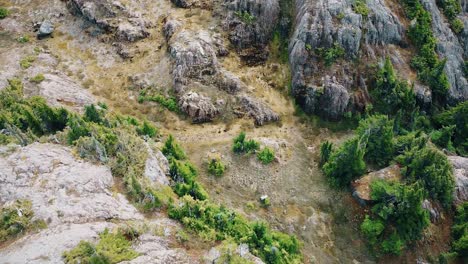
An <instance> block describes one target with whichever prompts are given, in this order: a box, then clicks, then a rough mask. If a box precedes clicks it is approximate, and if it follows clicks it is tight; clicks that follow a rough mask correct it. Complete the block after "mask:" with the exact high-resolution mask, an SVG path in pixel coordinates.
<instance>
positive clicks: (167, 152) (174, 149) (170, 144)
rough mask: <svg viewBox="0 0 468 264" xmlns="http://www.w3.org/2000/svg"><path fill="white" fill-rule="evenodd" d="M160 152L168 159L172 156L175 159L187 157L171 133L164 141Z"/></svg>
mask: <svg viewBox="0 0 468 264" xmlns="http://www.w3.org/2000/svg"><path fill="white" fill-rule="evenodd" d="M162 153H163V154H164V156H166V157H167V158H168V159H170V158H174V159H176V160H184V159H186V158H187V155H186V154H185V152H184V150H183V149H182V148H181V147H180V145H179V144H178V143H176V142H175V139H174V137H173V136H172V135H169V137H168V138H167V140H166V142H165V143H164V147H163V148H162Z"/></svg>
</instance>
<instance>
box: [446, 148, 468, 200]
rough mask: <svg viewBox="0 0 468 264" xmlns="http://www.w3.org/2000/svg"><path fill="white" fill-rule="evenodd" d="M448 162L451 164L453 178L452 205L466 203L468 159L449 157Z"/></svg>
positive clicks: (467, 197) (467, 194)
mask: <svg viewBox="0 0 468 264" xmlns="http://www.w3.org/2000/svg"><path fill="white" fill-rule="evenodd" d="M448 160H449V161H450V163H451V164H452V167H453V176H454V177H455V192H454V194H453V200H454V203H455V204H460V203H463V202H466V201H468V158H464V157H459V156H449V157H448Z"/></svg>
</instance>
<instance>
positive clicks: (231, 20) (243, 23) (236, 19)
mask: <svg viewBox="0 0 468 264" xmlns="http://www.w3.org/2000/svg"><path fill="white" fill-rule="evenodd" d="M226 2H227V3H226V7H227V11H228V14H227V17H226V21H225V26H226V27H227V28H228V29H229V40H230V41H231V43H232V44H233V45H234V47H235V48H236V49H237V51H238V52H239V55H240V56H241V58H243V59H244V60H245V61H246V62H247V63H249V64H257V63H258V62H263V61H265V60H266V59H267V58H268V50H267V49H266V45H267V44H268V42H269V41H270V38H271V36H272V33H273V30H274V28H275V27H276V25H277V24H278V18H279V12H280V7H279V1H278V0H229V1H226Z"/></svg>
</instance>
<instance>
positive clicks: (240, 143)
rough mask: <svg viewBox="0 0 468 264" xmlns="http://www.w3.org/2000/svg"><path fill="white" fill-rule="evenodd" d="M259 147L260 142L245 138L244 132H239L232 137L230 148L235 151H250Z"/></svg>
mask: <svg viewBox="0 0 468 264" xmlns="http://www.w3.org/2000/svg"><path fill="white" fill-rule="evenodd" d="M259 148H260V144H259V143H258V142H257V141H255V140H253V139H250V140H246V134H245V132H243V131H242V132H241V133H240V134H239V135H238V136H237V137H235V138H234V145H233V146H232V150H233V151H234V152H235V153H252V152H255V151H257V150H258V149H259Z"/></svg>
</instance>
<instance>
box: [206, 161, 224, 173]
mask: <svg viewBox="0 0 468 264" xmlns="http://www.w3.org/2000/svg"><path fill="white" fill-rule="evenodd" d="M225 170H226V165H224V164H223V162H222V161H221V159H220V158H213V159H210V161H209V162H208V172H209V173H211V174H212V175H214V176H217V177H221V176H223V174H224V171H225Z"/></svg>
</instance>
